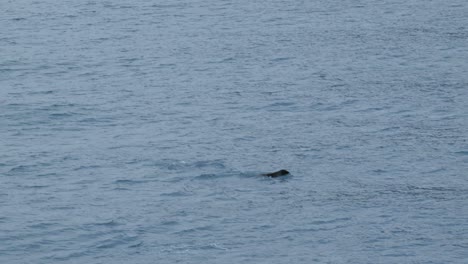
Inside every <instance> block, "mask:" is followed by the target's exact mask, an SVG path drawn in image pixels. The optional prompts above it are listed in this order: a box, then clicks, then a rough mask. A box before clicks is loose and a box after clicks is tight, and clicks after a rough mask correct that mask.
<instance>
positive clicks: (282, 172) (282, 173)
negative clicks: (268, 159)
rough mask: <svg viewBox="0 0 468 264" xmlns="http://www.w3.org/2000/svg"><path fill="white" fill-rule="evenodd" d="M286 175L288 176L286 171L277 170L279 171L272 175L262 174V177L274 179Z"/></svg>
mask: <svg viewBox="0 0 468 264" xmlns="http://www.w3.org/2000/svg"><path fill="white" fill-rule="evenodd" d="M288 174H289V171H287V170H279V171H275V172H272V173H265V174H262V176H267V177H272V178H275V177H279V176H284V175H288Z"/></svg>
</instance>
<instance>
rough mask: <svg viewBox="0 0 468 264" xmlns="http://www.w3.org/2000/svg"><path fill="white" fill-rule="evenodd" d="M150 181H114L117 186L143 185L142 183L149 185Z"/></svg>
mask: <svg viewBox="0 0 468 264" xmlns="http://www.w3.org/2000/svg"><path fill="white" fill-rule="evenodd" d="M147 182H149V181H142V180H126V179H124V180H116V181H114V183H115V184H129V185H130V184H141V183H147Z"/></svg>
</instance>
